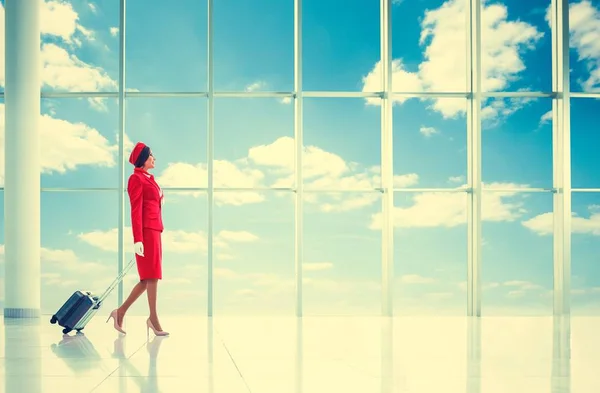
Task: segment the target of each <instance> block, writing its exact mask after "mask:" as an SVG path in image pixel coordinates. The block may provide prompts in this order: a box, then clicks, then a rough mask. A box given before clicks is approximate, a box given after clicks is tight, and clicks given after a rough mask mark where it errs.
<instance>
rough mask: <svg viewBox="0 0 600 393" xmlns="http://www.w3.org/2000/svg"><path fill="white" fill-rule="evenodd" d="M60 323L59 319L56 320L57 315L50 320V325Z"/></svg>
mask: <svg viewBox="0 0 600 393" xmlns="http://www.w3.org/2000/svg"><path fill="white" fill-rule="evenodd" d="M57 321H58V319H56V315H53V316H52V318H51V319H50V323H51V324H53V325H54V324H55V323H56V322H57Z"/></svg>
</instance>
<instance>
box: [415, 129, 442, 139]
mask: <svg viewBox="0 0 600 393" xmlns="http://www.w3.org/2000/svg"><path fill="white" fill-rule="evenodd" d="M419 132H420V133H421V134H423V135H424V136H425V137H427V138H429V137H431V136H433V135H435V134H439V131H438V130H436V129H435V128H433V127H421V128H420V129H419Z"/></svg>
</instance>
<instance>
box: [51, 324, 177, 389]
mask: <svg viewBox="0 0 600 393" xmlns="http://www.w3.org/2000/svg"><path fill="white" fill-rule="evenodd" d="M167 338H168V337H166V336H155V337H154V339H153V340H151V341H149V342H146V345H145V350H146V352H147V354H148V357H149V366H148V372H147V373H146V376H144V374H143V373H141V372H140V371H139V370H138V369H137V368H136V367H135V366H134V365H133V364H132V363H131V360H130V359H129V357H130V356H131V355H129V356H128V355H127V353H126V351H125V346H126V340H127V338H126V336H123V335H120V336H119V337H118V338H117V339H116V340H115V341H114V343H113V350H112V353H111V357H112V358H115V359H119V370H118V372H117V373H116V374H117V375H118V376H120V377H128V378H118V381H119V382H118V383H119V389H118V392H119V393H130V392H139V393H158V392H160V390H159V388H158V371H157V359H158V354H159V352H160V346H161V344H162V342H163V341H164V340H165V339H167ZM50 348H51V349H52V352H54V354H55V355H56V356H58V357H59V358H61V359H62V360H63V361H64V362H65V363H66V364H67V365H68V366H69V367H70V368H71V369H72V370H73V371H75V372H76V373H77V374H78V375H81V374H85V373H86V372H88V371H93V370H98V369H99V368H102V362H103V359H102V356H101V355H100V354H99V353H98V351H97V350H96V348H95V347H94V345H93V344H92V342H91V341H90V340H89V339H88V338H87V337H86V336H85V334H83V333H78V334H75V335H73V336H69V335H64V336H63V338H62V340H61V341H60V342H58V343H55V344H52V345H51V347H50ZM129 381H133V382H134V383H135V385H137V386H136V388H135V389H134V390H131V389H130V388H129V386H128V385H130V383H128V382H129ZM107 383H108V381H104V382H103V384H107ZM101 390H102V389H101Z"/></svg>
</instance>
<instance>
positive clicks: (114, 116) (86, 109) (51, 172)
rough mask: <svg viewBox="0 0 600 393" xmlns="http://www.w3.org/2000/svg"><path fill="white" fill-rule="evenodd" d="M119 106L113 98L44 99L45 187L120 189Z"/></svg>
mask: <svg viewBox="0 0 600 393" xmlns="http://www.w3.org/2000/svg"><path fill="white" fill-rule="evenodd" d="M118 105H119V104H118V102H117V100H116V99H113V98H100V99H95V98H94V99H74V98H57V99H43V100H42V116H41V118H40V138H41V139H40V144H41V164H42V175H41V182H42V183H41V184H42V187H73V188H89V187H113V188H117V187H118V185H119V165H118V162H119V161H118V160H119V158H118V156H119V135H118V124H119V106H118Z"/></svg>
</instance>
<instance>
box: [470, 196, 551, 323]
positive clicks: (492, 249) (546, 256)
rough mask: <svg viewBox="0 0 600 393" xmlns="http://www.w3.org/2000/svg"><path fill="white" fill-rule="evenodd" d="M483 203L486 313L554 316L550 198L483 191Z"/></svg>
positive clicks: (483, 261) (483, 267)
mask: <svg viewBox="0 0 600 393" xmlns="http://www.w3.org/2000/svg"><path fill="white" fill-rule="evenodd" d="M482 204H483V206H482V214H483V223H482V231H481V233H482V235H481V236H482V242H483V249H482V251H481V252H482V285H481V289H482V306H481V308H482V313H483V314H485V315H552V313H553V287H554V259H553V258H554V248H553V232H552V226H553V222H554V221H553V217H554V213H553V206H552V194H551V193H516V192H485V193H484V194H483V197H482Z"/></svg>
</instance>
